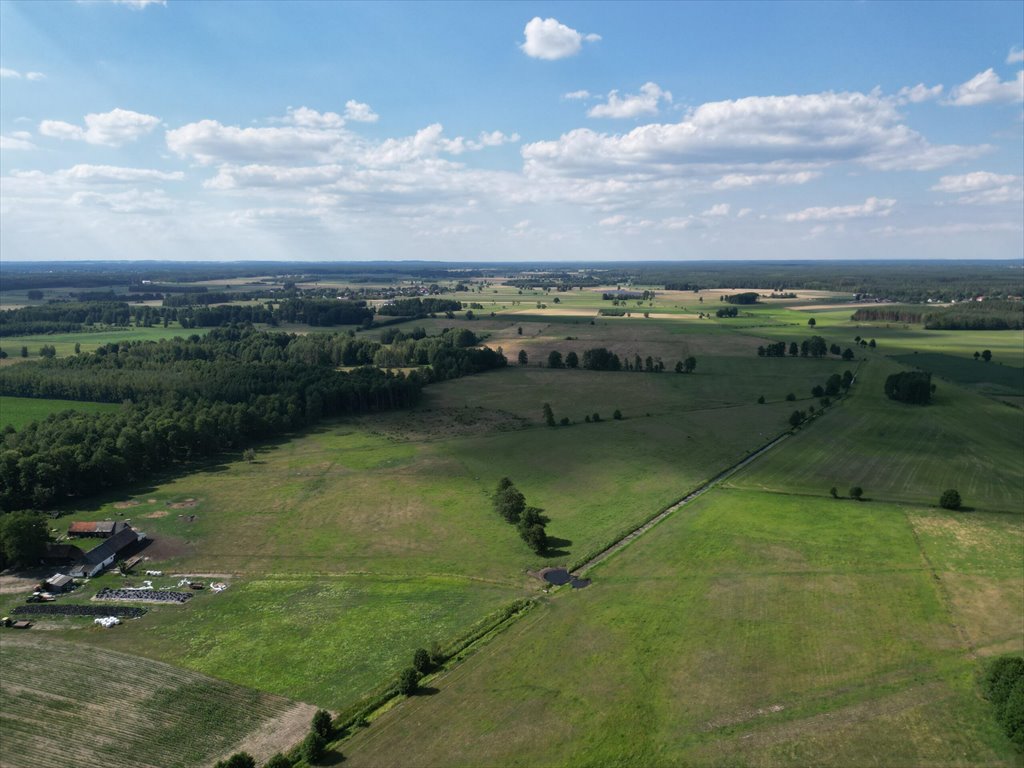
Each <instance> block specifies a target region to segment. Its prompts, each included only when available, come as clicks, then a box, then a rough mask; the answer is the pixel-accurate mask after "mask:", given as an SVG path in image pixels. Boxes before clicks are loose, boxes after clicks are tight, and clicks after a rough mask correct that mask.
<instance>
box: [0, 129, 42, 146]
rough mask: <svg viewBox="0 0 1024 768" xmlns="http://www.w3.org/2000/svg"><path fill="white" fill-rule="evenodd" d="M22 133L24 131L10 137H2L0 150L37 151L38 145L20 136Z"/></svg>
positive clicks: (0, 138)
mask: <svg viewBox="0 0 1024 768" xmlns="http://www.w3.org/2000/svg"><path fill="white" fill-rule="evenodd" d="M22 133H23V132H22V131H18V132H17V133H16V134H12V135H10V136H0V150H15V151H26V150H29V149H35V148H36V145H35V144H33V143H32V142H31V140H30V139H29V138H27V137H26V136H24V135H18V134H22Z"/></svg>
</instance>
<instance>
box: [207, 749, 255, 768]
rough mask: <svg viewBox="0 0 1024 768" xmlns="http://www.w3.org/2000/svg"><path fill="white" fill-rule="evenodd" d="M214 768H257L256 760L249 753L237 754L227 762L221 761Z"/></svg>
mask: <svg viewBox="0 0 1024 768" xmlns="http://www.w3.org/2000/svg"><path fill="white" fill-rule="evenodd" d="M213 768H256V758H254V757H253V756H252V755H250V754H249V753H248V752H236V753H235V754H233V755H232V756H231V757H229V758H228V759H227V760H221V761H219V762H218V763H217V764H216V765H215V766H214V767H213Z"/></svg>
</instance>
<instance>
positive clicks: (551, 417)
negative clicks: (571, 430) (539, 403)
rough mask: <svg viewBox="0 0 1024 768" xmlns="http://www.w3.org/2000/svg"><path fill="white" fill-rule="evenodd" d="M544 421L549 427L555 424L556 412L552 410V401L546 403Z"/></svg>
mask: <svg viewBox="0 0 1024 768" xmlns="http://www.w3.org/2000/svg"><path fill="white" fill-rule="evenodd" d="M544 423H545V424H547V425H548V426H549V427H553V426H555V414H554V412H553V411H552V410H551V404H550V403H544Z"/></svg>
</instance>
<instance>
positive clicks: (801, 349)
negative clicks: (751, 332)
mask: <svg viewBox="0 0 1024 768" xmlns="http://www.w3.org/2000/svg"><path fill="white" fill-rule="evenodd" d="M857 338H858V340H859V339H860V337H859V336H858V337H857ZM787 352H788V354H789V356H790V357H814V358H820V357H825V356H826V355H828V354H832V355H835V356H836V357H841V358H843V360H847V361H849V360H853V358H854V357H855V356H856V355H855V354H854V351H853V350H852V349H850V348H849V347H847V348H846V349H840V347H839V345H838V344H831V345H830V344H829V343H828V342H827V341H825V339H824V338H823V337H821V336H811V337H810V338H809V339H804V340H803V341H801V342H800V343H797V342H795V341H791V342H790V343H789V345H788V347H787V345H786V342H784V341H776V342H773V343H771V344H762V345H761V346H759V347H758V348H757V356H758V357H786V354H787Z"/></svg>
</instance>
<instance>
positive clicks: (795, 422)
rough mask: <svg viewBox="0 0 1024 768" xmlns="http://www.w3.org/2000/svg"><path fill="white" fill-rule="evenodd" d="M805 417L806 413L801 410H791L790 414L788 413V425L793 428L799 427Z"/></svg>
mask: <svg viewBox="0 0 1024 768" xmlns="http://www.w3.org/2000/svg"><path fill="white" fill-rule="evenodd" d="M805 418H806V415H805V414H804V412H803V411H793V412H792V413H791V414H789V426H791V427H794V428H796V427H799V426H800V424H802V423H803V420H804V419H805Z"/></svg>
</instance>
